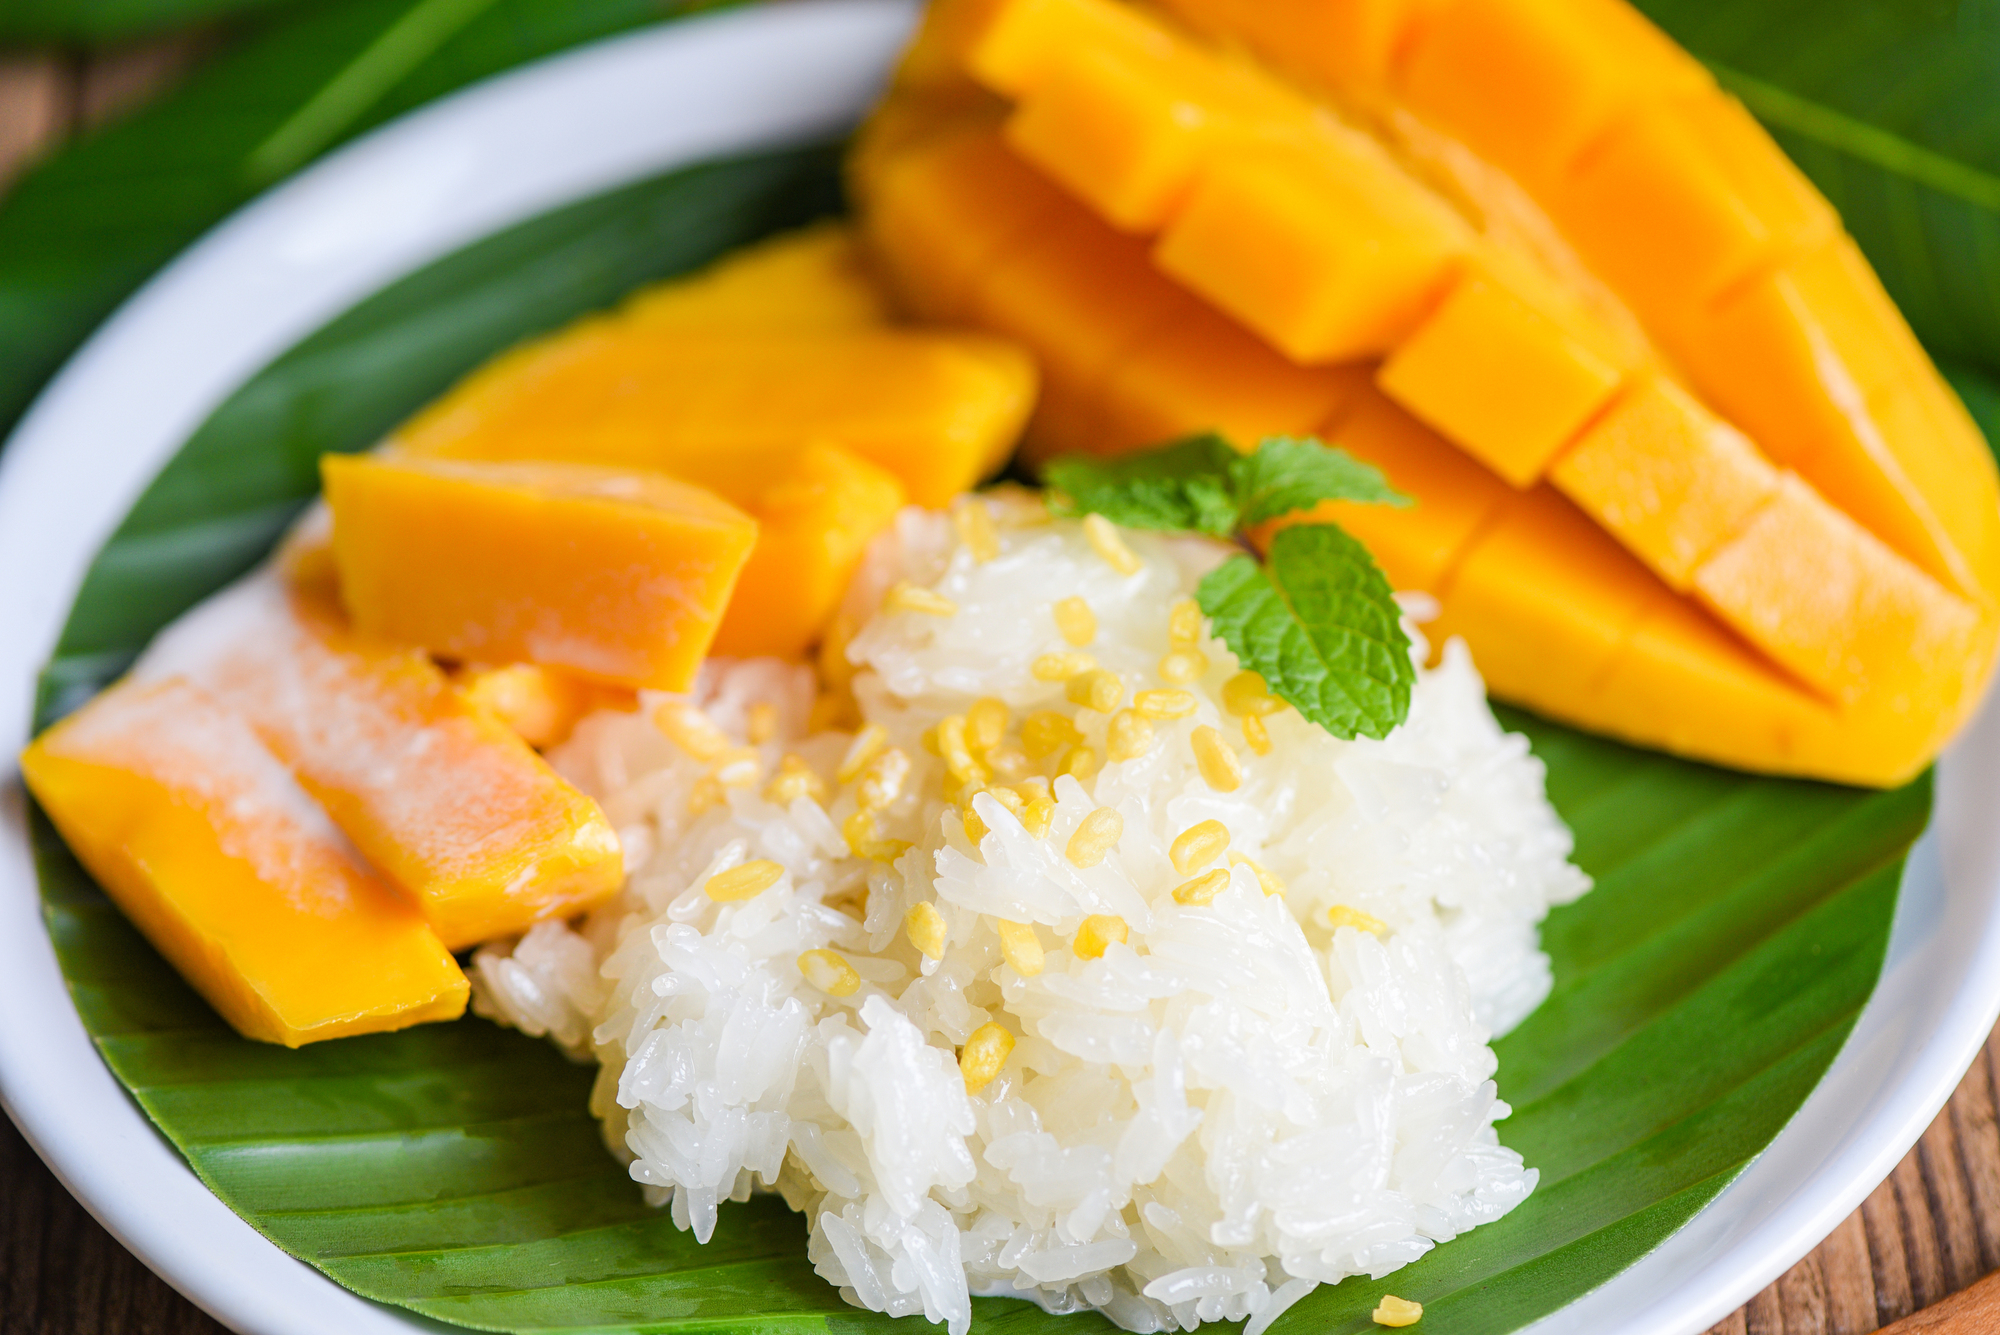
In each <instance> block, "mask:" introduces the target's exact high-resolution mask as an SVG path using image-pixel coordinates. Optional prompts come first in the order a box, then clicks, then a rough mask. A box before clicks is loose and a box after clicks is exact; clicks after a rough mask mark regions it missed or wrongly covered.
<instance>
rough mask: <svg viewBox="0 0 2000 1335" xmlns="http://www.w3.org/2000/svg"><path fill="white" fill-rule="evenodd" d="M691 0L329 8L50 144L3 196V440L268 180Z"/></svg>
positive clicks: (385, 2)
mask: <svg viewBox="0 0 2000 1335" xmlns="http://www.w3.org/2000/svg"><path fill="white" fill-rule="evenodd" d="M68 2H69V0H48V3H50V4H52V5H63V6H66V5H67V4H68ZM701 5H702V0H332V2H331V3H320V4H317V5H315V6H313V7H311V8H310V9H308V10H306V11H305V12H303V13H302V14H300V15H298V16H297V17H295V18H288V19H286V20H284V21H283V22H279V23H274V24H272V25H271V26H270V27H268V28H267V29H266V30H265V31H263V32H262V33H260V34H258V35H256V36H254V37H252V38H249V39H246V40H244V41H243V42H241V43H240V44H238V45H237V46H235V47H233V48H232V49H231V50H230V51H229V52H228V53H227V54H225V55H224V56H222V57H221V58H219V59H218V60H217V61H216V62H215V63H214V64H213V65H211V66H210V67H209V68H207V69H206V70H204V71H203V72H202V73H200V74H199V75H197V76H196V77H194V78H193V79H191V80H190V81H189V82H188V83H187V84H186V85H184V86H183V87H181V88H180V89H179V90H178V91H176V92H174V93H173V94H171V95H170V96H168V97H167V98H165V99H164V100H162V101H161V102H159V103H157V104H155V105H153V106H151V107H148V108H146V109H145V110H143V111H140V112H138V113H137V114H135V115H132V116H129V117H126V118H124V119H121V120H119V121H117V122H116V123H114V124H112V125H110V126H108V127H106V128H105V129H104V130H102V131H100V132H99V133H97V134H95V135H94V136H92V137H89V138H87V139H84V140H83V141H81V142H79V143H78V144H76V145H75V146H74V147H71V148H68V149H66V150H64V151H62V152H59V153H57V154H56V155H55V156H53V157H51V158H50V159H49V160H48V161H46V162H44V163H42V164H41V165H40V166H39V167H37V168H35V169H34V170H33V171H31V172H29V173H28V174H27V175H26V176H25V177H23V178H22V179H21V180H20V181H19V182H18V183H17V184H16V185H15V186H14V188H13V191H12V192H11V193H10V194H9V195H8V196H7V197H6V199H5V201H4V203H3V204H0V433H4V432H5V431H7V430H8V429H9V428H10V427H12V425H13V424H14V421H15V419H16V418H18V417H19V416H20V414H21V412H22V411H23V410H24V409H25V408H26V407H27V406H28V403H29V401H30V400H31V399H32V398H33V397H34V395H35V393H36V391H38V390H39V389H40V388H41V387H42V384H43V382H44V381H46V380H47V379H48V377H49V376H50V375H51V374H52V373H53V372H54V371H55V369H56V368H57V367H58V366H60V365H61V364H62V362H63V359H64V358H66V357H68V356H69V354H70V353H71V352H72V351H74V350H75V348H76V346H77V345H78V344H80V343H81V342H82V341H83V340H84V338H85V336H86V335H88V334H89V333H90V331H91V330H92V329H93V328H95V327H96V325H97V323H98V322H99V321H100V320H102V319H103V318H104V317H105V316H106V315H108V314H109V313H110V312H111V310H112V308H113V307H115V306H116V305H117V304H118V303H119V302H120V301H122V300H124V299H125V297H127V296H128V295H130V294H131V292H132V291H133V290H134V289H135V288H137V287H138V286H139V285H140V284H141V283H143V282H144V281H145V280H146V279H147V278H148V277H150V276H151V275H152V273H153V271H154V270H155V269H157V268H159V267H160V266H161V265H162V264H164V263H166V262H167V261H168V260H169V259H171V258H172V257H173V256H174V255H175V254H176V253H177V252H179V251H180V250H182V249H183V248H184V247H186V246H187V245H188V244H189V243H190V242H192V241H193V240H194V239H195V238H196V237H198V236H200V235H201V234H202V233H203V232H204V231H206V230H207V229H208V228H209V227H211V226H212V225H214V224H215V223H217V222H219V221H221V220H222V219H223V218H224V217H226V216H227V215H228V214H229V213H230V212H231V211H232V210H234V209H235V208H236V207H237V206H238V205H240V204H242V203H244V202H245V201H247V200H248V199H250V198H251V197H252V196H254V195H255V194H257V192H259V191H260V190H262V189H264V188H265V187H266V186H268V185H271V184H272V183H274V182H276V181H278V180H280V179H282V178H284V177H285V176H287V175H289V174H290V173H291V172H293V171H295V170H297V169H298V168H299V167H302V166H304V165H305V164H306V163H307V162H309V161H311V160H312V159H313V158H315V157H317V156H319V155H320V154H321V153H324V152H325V151H326V150H328V149H330V148H335V147H337V146H339V145H340V144H342V143H344V142H345V141H347V140H348V139H350V138H352V137H354V136H355V135H357V134H360V133H361V132H363V131H365V130H368V129H371V128H373V127H374V126H376V125H379V124H381V123H382V122H383V121H386V120H388V119H390V118H391V117H394V116H397V115H400V114H401V113H403V112H405V111H408V110H409V109H411V108H412V107H416V106H419V105H421V104H422V103H424V102H427V101H430V100H431V99H432V98H435V97H439V96H442V95H443V94H445V93H449V92H451V91H453V90H454V89H457V88H461V87H464V86H465V85H466V84H469V83H472V82H474V81H475V80H478V79H483V78H485V77H487V76H488V75H491V74H497V73H499V72H500V71H502V70H506V69H510V68H512V67H514V66H516V65H520V64H522V63H524V62H526V61H530V60H534V59H537V58H539V57H541V56H545V55H549V54H551V53H553V52H556V51H560V50H563V49H565V48H567V47H571V46H575V45H577V44H579V43H582V42H587V41H591V40H594V39H596V38H599V37H603V36H607V35H609V34H611V33H615V32H620V31H623V30H625V29H628V28H632V27H635V26H637V25H639V24H642V23H648V22H653V21H655V20H658V19H660V18H663V17H667V16H669V15H672V14H677V13H682V12H685V11H687V10H689V9H693V8H698V7H701Z"/></svg>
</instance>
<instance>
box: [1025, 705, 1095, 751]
mask: <svg viewBox="0 0 2000 1335" xmlns="http://www.w3.org/2000/svg"><path fill="white" fill-rule="evenodd" d="M1082 740H1083V734H1082V733H1081V732H1078V731H1077V727H1076V724H1075V723H1073V722H1071V721H1070V718H1069V716H1068V715H1066V714H1058V713H1056V712H1055V711H1054V710H1052V709H1045V710H1042V711H1040V712H1039V713H1034V714H1030V715H1028V717H1027V718H1025V719H1023V720H1021V748H1022V749H1023V750H1024V751H1026V752H1027V753H1028V758H1029V759H1031V760H1046V759H1048V758H1049V757H1050V756H1052V755H1054V754H1055V753H1056V752H1058V751H1060V750H1062V749H1063V748H1064V747H1066V746H1075V745H1076V744H1077V743H1078V742H1081V741H1082Z"/></svg>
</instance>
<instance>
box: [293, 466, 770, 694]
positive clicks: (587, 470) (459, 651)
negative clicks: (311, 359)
mask: <svg viewBox="0 0 2000 1335" xmlns="http://www.w3.org/2000/svg"><path fill="white" fill-rule="evenodd" d="M320 474H321V476H322V477H323V478H324V480H325V483H326V499H327V504H328V506H329V507H330V508H331V509H332V511H333V554H334V562H335V564H336V565H337V566H338V567H339V570H340V594H341V601H342V602H343V603H345V604H346V606H347V610H348V614H349V615H350V616H352V617H353V618H354V624H355V626H356V627H357V628H358V629H359V630H360V631H361V632H362V633H363V634H367V635H372V636H376V637H379V638H381V639H384V640H392V641H400V642H402V643H405V644H415V645H421V646H422V647H423V648H425V649H428V650H429V651H430V652H431V653H433V654H435V655H437V656H439V657H441V658H449V659H457V660H460V661H468V660H469V661H472V662H487V663H493V662H498V663H515V662H521V663H542V664H545V665H547V666H549V667H556V668H562V669H564V670H565V671H569V672H574V673H577V674H579V675H581V676H584V677H588V678H590V679H592V680H594V681H601V682H605V683H607V684H609V685H613V686H631V687H652V688H654V689H656V690H663V691H685V690H687V689H688V688H689V687H690V686H692V685H693V684H694V676H695V673H696V671H697V670H699V669H700V667H701V660H702V659H703V658H704V657H705V656H706V655H707V653H708V646H709V642H710V641H711V640H713V639H714V638H715V630H716V627H717V625H718V624H720V622H721V620H722V610H723V608H724V607H726V606H727V605H728V603H729V595H730V593H731V591H732V590H733V589H734V588H735V587H736V577H737V573H738V572H739V571H741V570H742V569H743V563H744V561H745V560H747V559H748V558H749V555H750V548H751V545H752V544H753V543H755V542H756V540H757V526H756V524H755V522H754V521H752V520H751V519H750V518H749V517H748V516H747V515H745V514H744V513H743V512H742V511H740V510H738V509H736V508H735V507H734V506H732V505H730V504H729V503H728V502H726V501H724V500H722V499H721V498H720V497H718V496H716V495H714V494H713V493H710V492H706V491H703V490H702V489H701V488H699V487H691V486H688V485H687V484H686V483H683V482H676V481H674V480H673V479H672V478H669V477H667V476H665V475H664V474H661V473H655V472H651V471H648V470H629V469H614V468H598V467H594V466H591V465H587V464H567V463H565V464H554V463H484V462H468V461H465V460H458V459H424V458H416V457H408V456H404V457H397V456H389V457H375V456H370V455H359V454H329V455H327V456H326V457H325V458H323V459H322V460H321V461H320Z"/></svg>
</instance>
